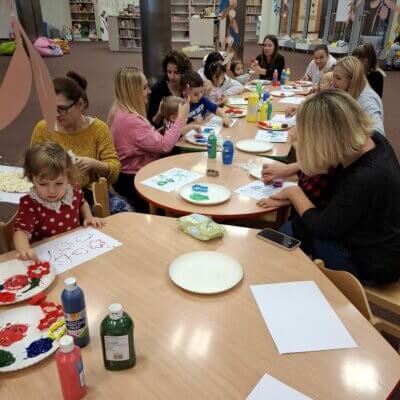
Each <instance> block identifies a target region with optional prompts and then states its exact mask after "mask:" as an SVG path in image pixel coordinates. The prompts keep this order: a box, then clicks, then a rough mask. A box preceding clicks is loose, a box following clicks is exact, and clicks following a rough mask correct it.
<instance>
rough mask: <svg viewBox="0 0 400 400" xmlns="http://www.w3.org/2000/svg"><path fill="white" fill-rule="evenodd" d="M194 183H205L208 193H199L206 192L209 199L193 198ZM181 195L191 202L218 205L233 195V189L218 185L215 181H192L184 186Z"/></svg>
mask: <svg viewBox="0 0 400 400" xmlns="http://www.w3.org/2000/svg"><path fill="white" fill-rule="evenodd" d="M193 185H205V186H207V187H208V192H207V193H199V194H204V195H207V196H208V197H209V199H208V200H195V199H192V198H191V196H192V195H193V193H197V192H193V190H192V186H193ZM179 194H180V196H181V197H182V198H183V199H184V200H186V201H188V202H189V203H193V204H199V205H202V206H211V205H216V204H222V203H225V202H226V201H227V200H229V198H230V197H231V191H230V190H229V189H228V188H226V187H225V186H221V185H216V184H215V183H207V182H195V183H191V184H189V185H186V186H184V187H183V188H182V189H181V190H180V192H179Z"/></svg>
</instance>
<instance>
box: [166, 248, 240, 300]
mask: <svg viewBox="0 0 400 400" xmlns="http://www.w3.org/2000/svg"><path fill="white" fill-rule="evenodd" d="M169 276H170V278H171V280H172V282H174V283H175V284H176V285H177V286H179V287H181V288H182V289H185V290H188V291H189V292H193V293H201V294H214V293H221V292H225V291H226V290H229V289H231V288H233V287H234V286H236V285H237V284H238V283H239V282H240V281H241V280H242V278H243V268H242V266H241V265H240V264H239V263H238V262H237V261H236V260H235V259H233V258H232V257H230V256H228V255H226V254H223V253H219V252H217V251H195V252H192V253H186V254H183V255H181V256H179V257H178V258H176V259H175V260H174V261H173V262H172V263H171V265H170V266H169Z"/></svg>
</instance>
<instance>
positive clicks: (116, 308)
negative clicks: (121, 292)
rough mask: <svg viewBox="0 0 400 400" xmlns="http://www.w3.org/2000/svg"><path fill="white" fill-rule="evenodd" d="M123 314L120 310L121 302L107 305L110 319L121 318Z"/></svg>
mask: <svg viewBox="0 0 400 400" xmlns="http://www.w3.org/2000/svg"><path fill="white" fill-rule="evenodd" d="M123 315H124V312H123V310H122V306H121V304H118V303H114V304H110V305H109V306H108V316H109V317H110V318H111V319H113V320H117V319H121V318H122V316H123Z"/></svg>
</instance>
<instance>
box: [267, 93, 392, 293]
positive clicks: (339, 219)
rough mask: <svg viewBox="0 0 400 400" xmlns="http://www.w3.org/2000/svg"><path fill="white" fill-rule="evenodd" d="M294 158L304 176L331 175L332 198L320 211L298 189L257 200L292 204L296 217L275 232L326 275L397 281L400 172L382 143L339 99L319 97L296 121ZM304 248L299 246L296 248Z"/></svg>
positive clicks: (354, 106) (352, 104)
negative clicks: (294, 242)
mask: <svg viewBox="0 0 400 400" xmlns="http://www.w3.org/2000/svg"><path fill="white" fill-rule="evenodd" d="M296 131H297V155H298V161H299V164H300V167H301V169H302V170H303V171H305V173H307V174H308V175H315V174H318V173H322V172H324V171H327V170H328V169H329V168H330V167H334V168H336V170H335V173H334V175H333V176H332V197H331V199H330V200H329V202H328V204H327V205H326V206H325V207H322V208H316V207H315V205H314V204H313V203H312V202H311V201H310V200H309V198H308V197H307V196H306V195H305V194H304V192H303V191H302V189H300V188H299V187H298V186H294V187H289V188H286V189H283V190H282V191H280V192H278V193H277V194H276V195H274V196H272V200H270V199H263V200H262V201H260V205H262V206H264V207H268V206H270V205H271V204H269V202H273V203H274V204H275V206H276V202H277V201H279V202H280V204H282V205H284V204H292V206H293V207H294V208H295V210H296V211H297V214H298V216H299V217H298V218H297V219H295V220H293V221H291V222H289V223H287V224H285V225H283V226H282V227H281V231H283V232H284V233H287V234H289V235H291V236H293V235H294V236H295V237H296V238H298V239H300V240H301V241H302V246H303V249H304V250H305V251H306V252H307V253H308V254H311V255H312V256H313V257H314V258H322V259H323V260H324V261H325V263H326V265H327V266H328V267H329V268H332V269H341V270H347V271H349V272H352V273H353V274H355V275H356V276H358V278H359V279H360V280H361V281H362V282H363V283H367V284H375V285H383V284H386V283H389V282H394V281H397V280H398V279H399V277H400V165H399V162H398V161H397V158H396V155H395V153H394V151H393V149H392V147H391V145H390V144H389V142H388V141H387V139H386V138H385V137H384V136H382V135H381V134H379V133H377V132H372V131H371V123H370V121H369V119H368V118H367V117H366V115H365V114H364V112H363V111H362V110H361V108H360V106H359V105H358V103H357V102H356V101H355V100H354V99H353V98H352V97H351V96H350V95H348V94H347V93H345V92H342V91H335V90H324V91H322V92H320V93H318V94H316V95H315V96H312V97H310V98H309V99H307V100H306V101H305V102H304V103H303V104H302V105H301V106H300V107H299V112H298V114H297V126H296ZM304 245H305V246H304Z"/></svg>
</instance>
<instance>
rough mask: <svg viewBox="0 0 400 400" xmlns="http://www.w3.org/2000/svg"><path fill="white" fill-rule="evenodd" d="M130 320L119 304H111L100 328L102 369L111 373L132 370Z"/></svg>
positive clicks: (134, 359)
mask: <svg viewBox="0 0 400 400" xmlns="http://www.w3.org/2000/svg"><path fill="white" fill-rule="evenodd" d="M133 327H134V324H133V321H132V318H131V317H130V316H129V315H128V314H127V313H126V312H124V311H123V309H122V306H121V304H111V305H110V306H109V307H108V315H107V317H105V318H104V319H103V322H102V323H101V326H100V336H101V346H102V349H103V361H104V367H105V368H106V369H108V370H111V371H119V370H122V369H127V368H132V367H133V366H134V365H135V363H136V355H135V346H134V341H133Z"/></svg>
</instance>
